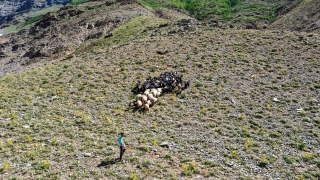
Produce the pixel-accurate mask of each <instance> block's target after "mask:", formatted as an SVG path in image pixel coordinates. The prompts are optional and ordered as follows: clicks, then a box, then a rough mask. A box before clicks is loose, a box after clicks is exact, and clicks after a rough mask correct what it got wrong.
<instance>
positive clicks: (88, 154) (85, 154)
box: [84, 153, 92, 157]
mask: <svg viewBox="0 0 320 180" xmlns="http://www.w3.org/2000/svg"><path fill="white" fill-rule="evenodd" d="M91 156H92V154H91V153H84V157H91Z"/></svg>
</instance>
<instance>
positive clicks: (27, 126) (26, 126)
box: [22, 125, 30, 129]
mask: <svg viewBox="0 0 320 180" xmlns="http://www.w3.org/2000/svg"><path fill="white" fill-rule="evenodd" d="M22 127H23V128H25V129H28V128H30V126H29V125H24V126H22Z"/></svg>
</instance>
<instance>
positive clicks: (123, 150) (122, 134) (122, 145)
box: [118, 132, 126, 161]
mask: <svg viewBox="0 0 320 180" xmlns="http://www.w3.org/2000/svg"><path fill="white" fill-rule="evenodd" d="M123 137H124V133H123V132H122V133H120V137H119V138H118V146H119V147H120V158H119V160H120V161H122V156H123V154H124V152H125V151H126V145H125V144H124V142H123Z"/></svg>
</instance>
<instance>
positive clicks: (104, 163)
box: [97, 159, 118, 168]
mask: <svg viewBox="0 0 320 180" xmlns="http://www.w3.org/2000/svg"><path fill="white" fill-rule="evenodd" d="M117 162H118V161H117V159H109V160H104V161H101V163H100V164H98V166H97V167H105V168H107V167H109V166H111V165H114V164H116V163H117Z"/></svg>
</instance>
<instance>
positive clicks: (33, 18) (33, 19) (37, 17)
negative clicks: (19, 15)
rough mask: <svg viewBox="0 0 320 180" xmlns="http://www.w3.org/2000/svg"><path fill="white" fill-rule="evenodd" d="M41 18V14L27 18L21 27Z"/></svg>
mask: <svg viewBox="0 0 320 180" xmlns="http://www.w3.org/2000/svg"><path fill="white" fill-rule="evenodd" d="M42 18H43V14H42V15H39V16H35V17H32V18H31V19H29V20H28V21H27V22H25V23H24V24H23V27H25V26H28V25H30V24H32V23H34V22H37V21H39V20H41V19H42Z"/></svg>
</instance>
